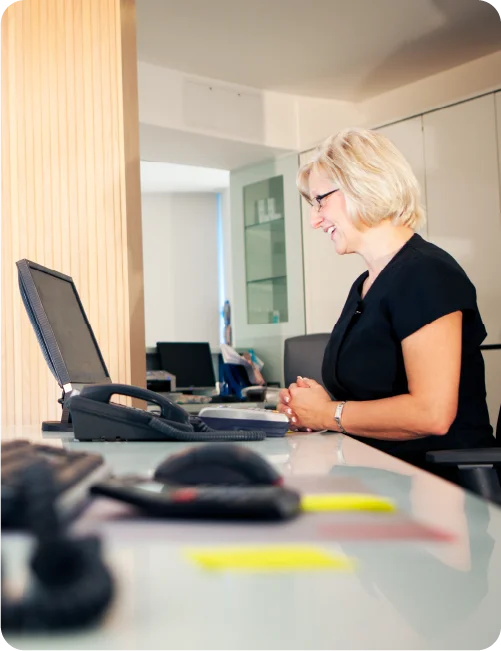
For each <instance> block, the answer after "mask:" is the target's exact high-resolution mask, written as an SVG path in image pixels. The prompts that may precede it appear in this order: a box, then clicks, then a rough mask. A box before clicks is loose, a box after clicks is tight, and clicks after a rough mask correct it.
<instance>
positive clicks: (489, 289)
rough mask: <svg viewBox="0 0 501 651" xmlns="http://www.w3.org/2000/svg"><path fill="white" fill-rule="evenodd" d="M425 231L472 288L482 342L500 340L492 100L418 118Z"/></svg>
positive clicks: (500, 230)
mask: <svg viewBox="0 0 501 651" xmlns="http://www.w3.org/2000/svg"><path fill="white" fill-rule="evenodd" d="M423 125H424V140H425V159H426V194H427V206H428V236H429V239H430V241H432V242H433V243H435V244H437V245H438V246H440V247H442V248H443V249H445V250H446V251H448V252H449V253H450V254H451V255H453V256H454V258H456V260H457V261H458V262H459V264H460V265H461V266H462V267H463V268H464V270H465V271H466V273H467V274H468V275H469V277H470V279H471V280H472V282H473V283H474V285H475V287H476V289H477V297H478V304H479V308H480V313H481V315H482V319H483V321H484V323H485V327H486V329H487V333H488V336H487V339H486V342H485V343H501V314H500V309H501V254H500V251H501V219H500V210H499V171H498V146H497V142H496V115H495V99H494V96H493V95H486V96H484V97H480V98H477V99H474V100H471V101H468V102H463V103H462V104H458V105H456V106H452V107H448V108H445V109H441V110H439V111H435V112H433V113H428V114H426V115H424V117H423Z"/></svg>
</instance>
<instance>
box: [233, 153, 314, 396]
mask: <svg viewBox="0 0 501 651" xmlns="http://www.w3.org/2000/svg"><path fill="white" fill-rule="evenodd" d="M297 170H298V156H297V154H293V155H290V156H285V157H283V158H279V159H277V160H274V161H270V162H267V163H262V164H260V165H255V166H252V167H247V168H244V169H241V170H236V171H235V172H232V173H231V175H230V201H231V256H232V272H233V273H232V280H233V305H232V308H233V309H232V321H233V334H234V336H233V345H234V346H235V347H249V348H251V347H252V348H254V349H255V351H256V354H257V355H258V357H260V358H261V359H262V360H263V361H264V363H265V367H264V369H263V373H264V375H265V377H266V378H267V379H268V380H269V381H279V382H280V383H281V384H283V351H284V341H285V339H286V338H287V337H292V336H296V335H302V334H304V332H305V325H304V285H303V252H302V235H301V211H300V204H299V201H300V195H299V192H298V190H297V188H296V174H297ZM277 176H282V177H283V195H284V218H285V258H286V259H285V269H286V278H287V308H288V309H287V312H288V320H287V322H283V323H261V324H259V323H258V324H252V323H249V318H248V305H247V279H246V259H245V235H244V206H243V196H244V194H243V193H244V188H245V187H246V186H249V185H251V184H254V183H258V182H260V181H263V180H266V179H270V178H273V177H277ZM263 260H265V256H263ZM263 264H264V262H263ZM265 275H266V274H265Z"/></svg>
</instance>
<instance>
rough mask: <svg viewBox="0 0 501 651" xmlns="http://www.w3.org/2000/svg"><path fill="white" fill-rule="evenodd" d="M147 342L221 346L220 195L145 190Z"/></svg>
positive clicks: (144, 234) (151, 343)
mask: <svg viewBox="0 0 501 651" xmlns="http://www.w3.org/2000/svg"><path fill="white" fill-rule="evenodd" d="M142 214H143V260H144V302H145V306H144V307H145V325H146V346H147V347H149V346H155V345H156V342H157V341H208V342H209V343H210V344H211V346H213V347H218V346H219V343H220V341H219V313H220V306H219V296H218V250H217V196H216V194H215V193H191V194H143V195H142Z"/></svg>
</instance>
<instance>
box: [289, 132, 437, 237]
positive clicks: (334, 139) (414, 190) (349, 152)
mask: <svg viewBox="0 0 501 651" xmlns="http://www.w3.org/2000/svg"><path fill="white" fill-rule="evenodd" d="M311 172H314V173H315V174H318V175H320V176H324V177H326V178H328V179H330V180H332V181H333V182H334V183H335V184H336V185H337V186H338V187H339V188H340V189H341V191H342V192H343V194H344V197H345V200H346V209H347V212H348V215H349V216H350V217H351V219H352V220H353V223H354V225H355V226H360V224H365V225H366V226H375V225H376V224H378V223H379V222H381V221H382V220H384V219H391V222H392V224H394V225H395V226H409V227H410V228H412V229H413V230H417V229H418V228H419V227H420V226H422V225H423V224H424V222H425V214H424V210H423V208H422V207H421V205H420V189H419V183H418V181H417V179H416V177H415V175H414V172H413V171H412V169H411V167H410V165H409V163H408V162H407V160H406V159H405V158H404V156H403V155H402V154H401V153H400V151H399V150H398V149H397V148H396V147H395V145H394V144H393V143H392V142H391V141H390V140H389V139H388V138H386V137H385V136H383V135H381V134H380V133H377V132H375V131H370V130H368V129H355V128H350V129H344V130H343V131H340V132H339V133H338V134H336V135H334V136H331V137H329V138H327V140H325V141H324V142H323V143H322V144H321V145H320V146H319V147H318V149H317V150H316V152H315V154H314V157H313V160H311V161H310V162H309V163H306V164H305V165H303V166H302V167H301V168H300V169H299V171H298V175H297V186H298V189H299V191H300V192H301V194H302V195H303V197H304V198H305V199H306V200H307V201H309V202H311V198H310V194H309V177H310V174H311Z"/></svg>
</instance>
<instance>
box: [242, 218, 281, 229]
mask: <svg viewBox="0 0 501 651" xmlns="http://www.w3.org/2000/svg"><path fill="white" fill-rule="evenodd" d="M283 221H284V218H283V217H278V218H277V219H270V220H269V221H267V222H257V223H256V224H248V225H247V226H245V227H244V228H245V230H246V231H247V230H249V228H257V227H258V226H269V225H270V224H280V223H281V222H283Z"/></svg>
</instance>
